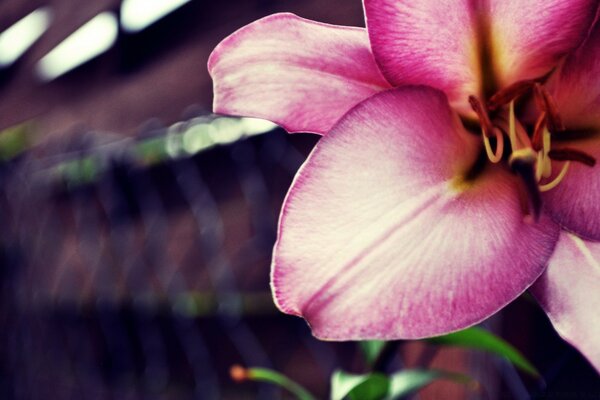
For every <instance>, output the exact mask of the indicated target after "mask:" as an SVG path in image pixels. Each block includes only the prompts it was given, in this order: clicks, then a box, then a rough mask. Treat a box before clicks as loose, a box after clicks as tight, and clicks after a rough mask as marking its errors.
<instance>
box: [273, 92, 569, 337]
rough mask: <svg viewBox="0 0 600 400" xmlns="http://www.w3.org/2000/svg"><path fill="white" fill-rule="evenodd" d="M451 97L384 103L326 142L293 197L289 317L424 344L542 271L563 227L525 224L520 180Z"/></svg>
mask: <svg viewBox="0 0 600 400" xmlns="http://www.w3.org/2000/svg"><path fill="white" fill-rule="evenodd" d="M480 150H481V148H480V139H479V138H478V137H477V136H474V135H471V134H469V133H467V132H466V131H465V130H464V128H462V125H461V123H460V121H459V120H458V117H457V115H456V114H455V113H454V112H453V111H452V110H451V109H450V107H449V105H448V101H447V98H446V96H445V95H444V94H443V93H441V92H439V91H437V90H434V89H431V88H426V87H410V86H409V87H403V88H399V89H393V90H390V91H386V92H383V93H380V94H377V95H375V96H373V97H371V98H369V99H367V100H365V101H364V102H362V103H360V104H359V105H358V106H356V107H355V108H354V109H352V110H351V111H349V112H348V113H347V114H346V115H345V116H344V117H343V118H342V119H341V120H340V121H339V122H338V123H337V124H336V125H335V126H334V127H333V128H332V130H331V131H330V132H329V133H328V134H327V135H326V136H325V137H324V138H322V139H321V141H320V142H319V143H318V144H317V146H316V147H315V149H314V151H313V153H312V154H311V156H310V157H309V159H308V160H307V161H306V163H305V164H304V165H303V167H302V168H301V170H300V171H299V173H298V175H297V176H296V179H295V181H294V183H293V185H292V187H291V189H290V192H289V193H288V196H287V198H286V201H285V204H284V207H283V210H282V214H281V219H280V225H279V237H278V241H277V243H276V245H275V249H274V256H273V265H272V275H271V280H272V281H271V283H272V287H273V291H274V296H275V300H276V303H277V305H278V306H279V308H280V309H281V310H282V311H284V312H286V313H290V314H294V315H299V316H302V317H304V318H305V319H306V320H307V321H308V323H309V324H310V325H311V327H312V329H313V333H314V334H315V336H317V337H319V338H323V339H333V340H359V339H367V338H371V339H374V338H378V339H395V338H418V337H425V336H431V335H437V334H442V333H445V332H449V331H453V330H458V329H461V328H464V327H467V326H470V325H473V324H475V323H477V322H479V321H481V320H482V319H484V318H486V317H488V316H489V315H491V314H492V313H494V312H496V311H497V310H498V309H500V308H501V307H503V306H504V305H506V304H507V303H508V302H510V301H511V300H513V299H514V298H515V297H517V296H518V295H519V294H520V293H522V292H523V291H524V290H525V289H526V288H527V287H528V286H529V285H530V284H532V283H533V282H534V281H535V280H536V279H537V277H538V276H539V275H540V274H541V273H542V271H543V268H544V266H545V264H546V261H547V259H548V258H549V256H550V254H551V252H552V250H553V248H554V245H555V242H556V240H557V237H558V227H557V226H556V225H555V224H554V223H552V222H551V221H549V220H548V219H545V218H542V220H541V221H539V222H538V223H528V222H525V221H524V218H523V211H522V208H521V205H520V201H519V196H518V192H517V190H518V189H517V180H516V178H515V177H514V176H513V175H512V174H510V173H508V172H504V171H503V170H501V169H499V168H498V169H496V168H488V169H486V170H485V171H484V172H482V174H481V175H480V176H479V177H478V178H477V179H475V180H474V181H472V182H465V181H464V179H463V178H464V174H465V172H466V171H468V170H469V169H470V167H471V166H472V165H473V163H474V162H475V159H476V158H477V157H478V154H479V152H480Z"/></svg>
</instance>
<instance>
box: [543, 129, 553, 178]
mask: <svg viewBox="0 0 600 400" xmlns="http://www.w3.org/2000/svg"><path fill="white" fill-rule="evenodd" d="M542 135H543V136H542V141H543V147H542V154H543V157H544V160H543V163H542V176H543V177H544V178H548V177H549V176H550V175H552V163H551V162H550V157H548V153H549V152H550V147H551V144H552V142H551V136H550V131H549V130H548V127H547V126H546V127H544V132H543V134H542Z"/></svg>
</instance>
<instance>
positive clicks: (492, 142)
mask: <svg viewBox="0 0 600 400" xmlns="http://www.w3.org/2000/svg"><path fill="white" fill-rule="evenodd" d="M531 92H533V95H534V98H535V100H536V104H537V108H538V109H539V116H538V118H537V122H536V123H535V125H534V126H532V127H531V129H529V131H530V132H528V130H527V129H526V128H525V127H524V125H523V124H521V122H520V121H519V120H517V118H516V117H515V101H517V100H518V99H519V97H521V96H523V95H526V94H529V93H531ZM469 103H470V104H471V107H472V108H473V110H474V111H475V113H476V114H477V116H478V118H479V125H480V127H481V137H482V140H483V144H484V148H485V152H486V155H487V158H488V160H489V161H490V162H491V163H493V164H496V163H499V162H501V161H503V160H504V161H506V162H507V163H508V166H509V167H510V168H511V169H512V170H513V171H514V172H516V173H517V174H518V175H519V176H520V177H521V179H522V181H523V183H524V184H525V186H524V187H525V191H526V194H527V198H528V200H529V207H530V210H531V211H532V212H533V216H534V218H536V219H537V217H538V216H539V213H540V209H541V195H540V193H541V192H545V191H548V190H551V189H553V188H555V187H556V186H558V184H559V183H560V182H561V181H562V180H563V179H564V177H565V176H566V175H567V173H568V170H569V166H570V165H571V162H572V161H575V162H580V163H583V164H586V165H589V166H594V164H595V163H596V160H595V159H594V157H592V156H590V155H588V154H586V153H584V152H581V151H579V150H576V149H570V148H560V149H553V148H552V138H553V136H554V135H557V134H559V133H561V132H563V131H565V128H564V125H563V123H562V120H561V118H560V115H559V113H558V110H557V108H556V105H555V102H554V100H553V99H552V97H551V96H550V94H549V93H548V91H547V90H546V89H545V88H544V87H543V86H542V85H540V84H539V83H538V82H536V81H533V80H529V81H521V82H517V83H515V84H513V85H511V86H509V87H507V88H505V89H502V90H500V91H499V92H497V93H496V94H494V95H493V96H492V97H491V98H490V99H489V101H488V102H487V104H486V103H484V102H482V101H481V100H479V99H478V98H477V97H475V96H470V97H469ZM553 160H554V161H559V162H562V166H561V167H560V169H559V170H558V172H557V171H556V170H555V171H553V165H552V161H553Z"/></svg>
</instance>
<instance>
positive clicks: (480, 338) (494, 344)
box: [427, 326, 540, 377]
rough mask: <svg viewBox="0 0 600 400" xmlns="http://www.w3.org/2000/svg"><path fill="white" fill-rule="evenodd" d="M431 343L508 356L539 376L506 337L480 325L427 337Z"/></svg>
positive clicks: (532, 373)
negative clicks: (501, 336) (503, 337)
mask: <svg viewBox="0 0 600 400" xmlns="http://www.w3.org/2000/svg"><path fill="white" fill-rule="evenodd" d="M427 341H428V342H429V343H433V344H437V345H445V346H458V347H467V348H471V349H477V350H483V351H487V352H489V353H492V354H496V355H499V356H502V357H504V358H506V359H507V360H508V361H510V362H511V363H513V364H514V365H515V366H516V367H517V368H519V369H520V370H522V371H524V372H526V373H528V374H530V375H533V376H535V377H539V376H540V373H539V372H538V370H537V369H536V368H535V367H534V366H533V365H532V364H531V363H530V362H529V361H527V359H526V358H525V357H524V356H523V355H522V354H521V353H520V352H519V351H518V350H517V349H515V348H514V347H513V346H512V345H510V344H509V343H508V342H506V341H505V340H504V339H502V338H500V337H498V336H496V335H494V334H493V333H491V332H490V331H487V330H485V329H483V328H480V327H476V326H474V327H471V328H468V329H464V330H462V331H458V332H454V333H450V334H448V335H444V336H438V337H435V338H431V339H427Z"/></svg>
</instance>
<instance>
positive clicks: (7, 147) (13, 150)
mask: <svg viewBox="0 0 600 400" xmlns="http://www.w3.org/2000/svg"><path fill="white" fill-rule="evenodd" d="M31 142H32V127H31V124H28V123H24V124H21V125H15V126H13V127H10V128H8V129H5V130H3V131H2V132H0V160H1V161H9V160H11V159H13V158H15V157H16V156H18V155H19V154H21V153H22V152H24V151H25V150H27V149H28V148H29V146H31Z"/></svg>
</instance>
